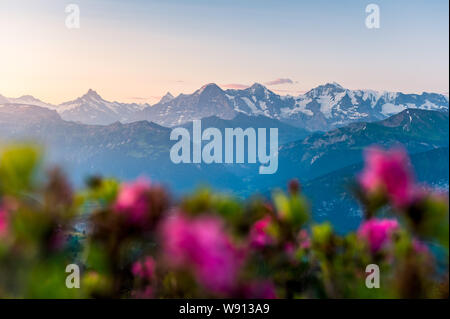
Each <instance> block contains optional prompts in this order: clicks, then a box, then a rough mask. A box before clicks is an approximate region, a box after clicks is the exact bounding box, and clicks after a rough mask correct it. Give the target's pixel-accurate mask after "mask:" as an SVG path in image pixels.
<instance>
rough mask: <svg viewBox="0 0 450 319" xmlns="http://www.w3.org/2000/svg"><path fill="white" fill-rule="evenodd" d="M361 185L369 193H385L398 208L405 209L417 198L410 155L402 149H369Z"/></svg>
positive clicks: (361, 176)
mask: <svg viewBox="0 0 450 319" xmlns="http://www.w3.org/2000/svg"><path fill="white" fill-rule="evenodd" d="M359 183H360V184H361V186H362V187H363V189H364V190H365V191H367V192H369V193H374V192H377V191H380V190H382V191H385V192H386V193H387V196H388V198H389V199H390V200H391V201H392V202H393V204H394V205H395V206H397V207H404V206H405V205H408V204H410V203H411V202H413V201H414V200H415V199H416V198H417V188H416V186H415V184H414V178H413V176H412V173H411V171H410V163H409V159H408V155H407V154H406V152H405V151H403V150H402V149H391V150H388V151H384V150H382V149H379V148H377V147H372V148H369V149H367V151H366V153H365V167H364V170H363V172H362V173H361V174H360V176H359Z"/></svg>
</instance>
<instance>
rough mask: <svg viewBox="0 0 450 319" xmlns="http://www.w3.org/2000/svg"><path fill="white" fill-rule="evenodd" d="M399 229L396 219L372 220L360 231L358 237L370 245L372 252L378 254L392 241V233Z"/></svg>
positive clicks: (362, 226) (365, 223) (361, 227)
mask: <svg viewBox="0 0 450 319" xmlns="http://www.w3.org/2000/svg"><path fill="white" fill-rule="evenodd" d="M398 227H399V225H398V223H397V221H396V220H395V219H375V218H372V219H370V220H368V221H366V222H364V223H363V224H362V225H361V226H360V227H359V229H358V236H359V237H360V238H364V239H365V240H367V242H368V243H369V247H370V251H371V252H372V253H376V252H377V251H379V250H380V249H381V248H383V246H384V245H385V244H387V243H388V242H389V240H390V237H391V235H392V233H393V232H394V231H395V230H397V229H398Z"/></svg>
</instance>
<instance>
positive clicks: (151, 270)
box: [131, 257, 156, 281]
mask: <svg viewBox="0 0 450 319" xmlns="http://www.w3.org/2000/svg"><path fill="white" fill-rule="evenodd" d="M155 266H156V263H155V260H154V259H153V257H145V258H144V259H143V260H140V261H136V262H135V263H134V264H133V266H132V267H131V272H132V273H133V275H134V276H135V277H139V278H141V279H146V280H148V281H150V280H152V279H153V278H154V276H155Z"/></svg>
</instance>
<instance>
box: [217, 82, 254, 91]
mask: <svg viewBox="0 0 450 319" xmlns="http://www.w3.org/2000/svg"><path fill="white" fill-rule="evenodd" d="M221 87H223V88H225V89H233V90H243V89H247V88H249V87H250V86H248V85H246V84H239V83H230V84H222V85H221Z"/></svg>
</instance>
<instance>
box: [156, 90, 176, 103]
mask: <svg viewBox="0 0 450 319" xmlns="http://www.w3.org/2000/svg"><path fill="white" fill-rule="evenodd" d="M174 98H175V97H174V96H173V95H172V94H171V93H170V92H167V93H166V95H164V96H163V97H162V98H161V100H160V101H159V102H158V103H161V104H163V103H168V102H170V101H172V100H173V99H174Z"/></svg>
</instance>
